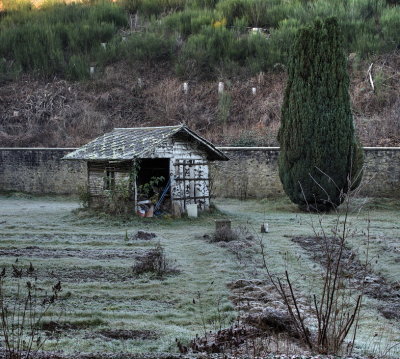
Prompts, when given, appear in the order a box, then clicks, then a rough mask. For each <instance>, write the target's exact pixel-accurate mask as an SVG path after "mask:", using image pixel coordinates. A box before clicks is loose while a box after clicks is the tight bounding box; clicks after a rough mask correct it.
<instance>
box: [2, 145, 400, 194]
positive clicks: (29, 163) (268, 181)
mask: <svg viewBox="0 0 400 359" xmlns="http://www.w3.org/2000/svg"><path fill="white" fill-rule="evenodd" d="M219 149H220V150H222V151H223V152H224V153H225V154H226V155H227V156H228V157H229V158H230V161H227V162H214V163H212V165H211V179H212V189H213V192H214V194H215V195H217V196H219V197H236V198H264V197H275V196H279V195H281V194H282V193H283V189H282V185H281V183H280V180H279V176H278V168H277V167H278V166H277V165H278V155H279V148H278V147H220V148H219ZM72 150H74V149H73V148H69V149H68V148H63V149H50V148H46V149H44V148H41V149H40V148H0V190H1V191H22V192H28V193H42V194H47V193H55V194H77V192H78V187H79V186H84V185H85V184H86V180H87V168H86V164H85V163H84V162H80V161H63V160H61V158H62V157H63V156H64V155H65V154H66V153H68V152H70V151H72ZM362 193H363V194H364V195H368V196H382V197H398V198H400V148H399V147H395V148H393V147H367V148H365V172H364V176H363V182H362Z"/></svg>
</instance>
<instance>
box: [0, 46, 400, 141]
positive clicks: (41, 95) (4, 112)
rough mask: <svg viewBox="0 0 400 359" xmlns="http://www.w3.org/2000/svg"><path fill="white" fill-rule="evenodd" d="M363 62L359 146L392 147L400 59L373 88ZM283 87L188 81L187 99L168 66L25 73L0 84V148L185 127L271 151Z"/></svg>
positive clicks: (263, 78) (281, 83) (384, 62)
mask: <svg viewBox="0 0 400 359" xmlns="http://www.w3.org/2000/svg"><path fill="white" fill-rule="evenodd" d="M369 65H370V63H361V64H358V65H357V64H353V69H352V70H351V91H350V92H351V97H352V105H353V109H354V115H355V121H356V127H357V131H358V133H359V136H360V138H361V142H362V144H363V145H365V146H374V145H384V146H389V145H391V146H394V145H398V144H400V125H399V124H400V119H399V116H400V111H399V107H400V104H399V96H398V94H399V83H400V81H399V79H400V73H399V71H398V68H399V67H400V54H397V53H396V54H392V55H386V56H380V57H377V58H376V61H375V62H374V65H373V68H372V69H373V71H372V74H373V79H374V83H375V85H376V86H375V91H373V90H372V88H371V85H370V83H369V79H368V76H367V70H368V67H369ZM218 81H223V82H224V84H225V93H226V94H228V95H229V97H230V98H231V101H230V104H229V108H227V109H226V110H227V111H226V112H227V114H228V116H227V118H226V121H224V122H223V123H220V122H219V121H218V113H219V102H220V100H219V99H220V96H219V94H218ZM285 83H286V74H285V72H284V71H276V72H270V73H265V74H263V73H261V74H259V75H258V76H254V77H249V78H239V77H237V78H232V79H226V78H225V79H224V78H221V79H217V78H216V79H215V80H213V81H199V82H194V81H192V82H189V92H188V94H187V95H186V94H184V92H183V88H182V85H183V80H180V79H178V78H177V77H176V76H175V75H174V73H173V72H172V70H171V68H170V66H169V65H168V64H162V63H161V64H159V66H157V67H151V66H150V65H142V66H140V67H135V66H132V65H129V64H128V63H126V62H123V61H121V62H119V63H115V64H113V65H112V66H108V67H107V68H106V69H105V70H104V72H103V73H101V74H98V75H97V76H95V78H93V79H92V80H90V81H89V82H86V83H71V82H68V81H60V80H57V79H54V80H53V81H52V82H50V83H49V82H44V81H41V80H38V79H35V78H34V77H29V76H25V77H24V78H21V79H19V80H17V81H15V82H11V83H6V84H3V85H2V86H0V143H1V145H2V146H37V147H39V146H44V147H70V146H80V145H82V144H84V143H87V142H88V141H89V140H91V139H93V138H95V137H97V136H99V135H101V134H103V133H105V132H107V131H110V130H111V129H112V128H114V127H138V126H159V125H176V124H178V123H186V124H187V125H188V126H189V127H190V128H192V129H193V130H195V131H197V132H199V133H200V134H201V135H203V136H205V137H206V138H207V139H209V140H210V141H211V142H213V143H216V144H218V145H232V144H234V145H250V146H276V145H277V140H276V135H277V131H278V128H279V125H280V111H281V110H280V108H281V104H282V98H283V93H284V87H285ZM252 87H256V89H257V93H256V95H253V94H252V93H251V88H252ZM14 111H15V112H16V113H17V115H16V116H14Z"/></svg>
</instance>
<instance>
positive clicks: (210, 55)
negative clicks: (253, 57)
mask: <svg viewBox="0 0 400 359" xmlns="http://www.w3.org/2000/svg"><path fill="white" fill-rule="evenodd" d="M238 44H239V42H238V41H237V39H236V38H235V36H234V33H232V32H231V31H229V30H228V29H226V28H225V27H219V28H205V29H203V31H201V32H200V33H199V34H196V35H192V36H190V37H189V38H188V40H187V42H186V44H185V45H184V47H183V48H182V51H181V53H180V55H179V58H178V66H177V70H178V74H180V75H185V76H186V77H188V78H190V77H192V76H201V77H211V76H213V75H214V74H215V73H216V72H217V71H219V72H225V71H229V70H230V69H235V67H236V64H235V62H236V61H237V60H238V59H240V58H243V57H244V51H245V49H244V48H243V47H239V46H238Z"/></svg>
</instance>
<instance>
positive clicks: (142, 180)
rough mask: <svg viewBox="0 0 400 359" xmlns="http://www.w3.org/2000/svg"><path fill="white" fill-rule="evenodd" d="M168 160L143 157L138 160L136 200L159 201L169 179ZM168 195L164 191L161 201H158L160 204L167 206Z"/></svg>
mask: <svg viewBox="0 0 400 359" xmlns="http://www.w3.org/2000/svg"><path fill="white" fill-rule="evenodd" d="M169 161H170V160H169V158H144V159H141V160H140V162H139V170H138V174H137V181H136V185H137V189H138V201H146V200H150V201H152V202H153V204H156V203H157V202H158V201H159V199H160V197H161V195H162V193H163V191H164V189H165V188H166V186H167V184H168V182H169V179H170V174H169ZM170 197H171V196H170V195H169V193H166V194H165V196H164V198H163V203H162V204H161V203H160V205H164V206H166V207H169V206H170V200H169V199H170ZM165 209H167V208H165Z"/></svg>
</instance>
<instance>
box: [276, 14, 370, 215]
mask: <svg viewBox="0 0 400 359" xmlns="http://www.w3.org/2000/svg"><path fill="white" fill-rule="evenodd" d="M288 75H289V76H288V83H287V87H286V91H285V97H284V102H283V106H282V120H281V128H280V130H279V134H278V140H279V143H280V146H281V151H280V157H279V176H280V178H281V181H282V184H283V188H284V190H285V192H286V194H287V195H288V196H289V198H290V199H291V200H292V202H294V203H296V204H298V205H299V207H300V208H308V209H311V210H323V211H326V210H330V209H331V208H332V207H335V206H338V205H339V204H340V203H341V202H342V200H343V193H346V192H348V191H349V189H350V188H349V187H350V186H349V184H350V183H351V187H352V189H353V188H355V187H357V186H358V184H359V183H360V180H361V173H360V171H361V168H362V165H363V153H362V148H361V147H360V146H359V145H358V141H357V139H356V138H355V134H354V125H353V116H352V113H351V108H350V96H349V92H348V87H349V77H348V74H347V71H346V58H345V55H344V51H343V48H342V39H341V34H340V30H339V26H338V23H337V20H336V19H335V18H330V19H327V20H325V21H324V22H322V21H320V20H317V21H316V22H314V24H313V25H312V26H309V27H306V28H302V29H300V30H299V32H298V34H297V35H296V39H295V42H294V45H293V49H292V54H291V58H290V61H289V65H288Z"/></svg>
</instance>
